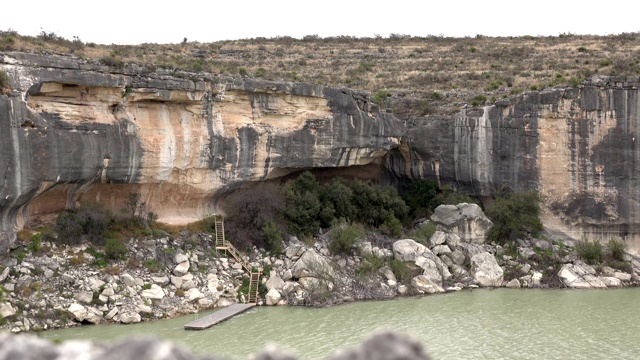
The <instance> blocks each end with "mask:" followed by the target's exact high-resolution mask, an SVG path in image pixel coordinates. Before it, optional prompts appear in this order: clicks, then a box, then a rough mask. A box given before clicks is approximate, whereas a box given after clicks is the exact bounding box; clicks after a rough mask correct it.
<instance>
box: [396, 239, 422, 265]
mask: <svg viewBox="0 0 640 360" xmlns="http://www.w3.org/2000/svg"><path fill="white" fill-rule="evenodd" d="M392 249H393V256H394V257H395V258H396V259H398V260H402V261H415V260H416V258H417V257H419V256H420V255H422V254H424V252H425V251H426V250H427V247H426V246H424V245H422V244H419V243H417V242H416V241H415V240H412V239H402V240H398V241H396V242H394V243H393V245H392Z"/></svg>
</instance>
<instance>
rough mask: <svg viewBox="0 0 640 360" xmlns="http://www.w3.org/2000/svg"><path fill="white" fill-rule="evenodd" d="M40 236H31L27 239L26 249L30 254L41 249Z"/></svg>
mask: <svg viewBox="0 0 640 360" xmlns="http://www.w3.org/2000/svg"><path fill="white" fill-rule="evenodd" d="M41 237H42V236H41V234H33V235H31V236H30V237H29V245H27V248H28V249H29V251H30V252H31V253H37V252H38V251H40V248H41V247H42V240H41Z"/></svg>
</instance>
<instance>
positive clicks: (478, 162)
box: [0, 53, 640, 251]
mask: <svg viewBox="0 0 640 360" xmlns="http://www.w3.org/2000/svg"><path fill="white" fill-rule="evenodd" d="M0 70H2V71H5V72H6V73H7V74H8V75H9V78H10V82H11V88H12V92H11V95H9V96H7V95H0V154H1V156H0V232H2V233H3V234H4V237H5V238H7V237H11V236H12V235H11V234H12V233H13V232H14V231H15V230H16V229H19V228H20V227H21V226H23V224H24V223H25V221H27V220H37V219H46V218H47V217H51V216H52V215H53V214H55V213H56V212H58V211H60V210H61V209H63V208H65V207H70V206H73V205H74V204H76V203H78V202H80V201H83V200H98V201H101V202H103V203H105V204H107V205H109V206H110V207H112V208H118V207H121V206H122V202H123V199H124V198H126V195H127V194H129V193H132V192H139V193H141V194H142V196H143V200H145V201H146V202H147V204H148V205H149V207H150V210H152V211H154V212H157V213H158V214H159V215H160V217H161V220H164V221H169V222H185V221H189V220H194V219H197V218H198V217H199V216H202V215H204V214H207V213H211V212H215V211H216V199H217V198H218V197H219V196H220V195H221V194H222V193H224V192H226V191H229V190H232V189H234V188H235V187H236V186H239V185H241V184H244V183H246V182H249V181H260V180H265V179H272V178H277V177H280V176H283V175H287V174H289V173H291V172H295V171H299V170H303V169H325V170H326V169H336V170H338V171H337V172H336V171H334V172H327V173H329V174H336V173H339V172H341V171H342V172H343V173H346V172H349V173H351V174H352V173H353V171H352V170H351V169H353V168H354V167H359V166H362V165H375V166H376V167H375V169H376V171H379V172H381V171H385V173H386V174H391V175H392V176H394V177H395V179H396V180H397V181H398V183H401V182H403V181H404V180H408V179H425V178H429V179H435V180H437V182H438V183H439V184H440V185H442V186H444V185H451V186H453V187H455V188H457V189H459V190H463V191H467V192H469V193H471V194H473V195H478V196H481V197H484V198H485V199H488V198H489V197H490V196H491V195H493V194H494V193H495V191H496V190H497V189H499V188H501V187H508V188H511V189H515V190H534V191H538V192H540V193H541V194H542V195H543V197H544V207H543V213H544V219H543V220H544V224H545V227H546V228H547V229H548V230H551V231H555V232H558V233H561V234H564V235H566V236H568V237H571V238H573V239H582V238H584V237H587V238H592V239H602V240H606V239H609V238H611V237H619V238H621V239H624V240H625V242H626V243H627V245H629V247H630V249H631V250H632V251H634V250H635V251H637V250H640V220H639V218H640V217H639V215H640V190H638V186H636V184H637V182H638V178H639V177H640V176H639V171H640V166H638V165H637V164H639V163H640V146H639V145H638V142H639V140H638V139H637V137H638V134H640V114H639V112H638V107H639V106H638V105H639V97H638V85H639V81H638V78H637V77H634V78H617V77H609V78H593V79H591V80H590V81H589V82H588V83H586V84H585V85H583V86H580V87H579V88H577V89H551V90H545V91H541V92H536V91H533V92H527V93H525V94H522V95H519V96H516V97H513V98H510V99H503V100H499V101H497V102H496V103H495V104H494V105H492V106H486V107H484V108H465V109H462V110H461V111H460V113H459V114H458V115H457V116H454V117H453V118H451V117H449V116H432V117H427V118H420V119H418V120H409V119H407V121H405V122H401V121H399V120H398V119H397V118H396V117H394V115H393V114H390V113H387V112H382V111H380V109H379V108H378V106H376V105H375V104H372V103H371V102H370V101H369V100H368V98H367V97H366V96H365V95H362V94H360V93H357V92H354V91H352V90H345V89H332V88H327V87H323V86H318V85H309V84H300V83H287V82H270V81H263V80H255V79H233V78H225V77H221V76H214V75H210V74H195V73H183V72H171V71H168V70H163V71H155V70H154V72H151V71H150V70H149V69H146V68H144V67H139V66H136V65H128V66H125V67H124V68H120V69H114V68H109V67H106V66H101V65H97V64H95V63H90V62H85V61H82V60H79V59H74V58H71V57H59V56H51V55H48V56H45V55H34V54H25V53H4V54H3V53H0ZM405 124H406V126H405ZM372 168H373V167H371V166H370V167H366V170H367V171H369V170H371V169H372ZM361 173H362V171H361ZM368 177H370V178H371V177H376V175H375V174H374V175H373V176H372V175H371V174H368ZM0 243H1V244H4V245H1V246H0V248H1V247H6V244H7V243H8V242H7V241H1V242H0Z"/></svg>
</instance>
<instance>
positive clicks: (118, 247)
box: [104, 238, 129, 260]
mask: <svg viewBox="0 0 640 360" xmlns="http://www.w3.org/2000/svg"><path fill="white" fill-rule="evenodd" d="M128 252H129V249H127V246H126V245H125V244H124V241H122V240H119V239H113V238H109V239H107V241H106V243H105V244H104V253H105V256H106V257H107V259H111V260H122V259H124V257H125V255H127V253H128Z"/></svg>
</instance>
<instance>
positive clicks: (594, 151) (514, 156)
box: [387, 76, 640, 252]
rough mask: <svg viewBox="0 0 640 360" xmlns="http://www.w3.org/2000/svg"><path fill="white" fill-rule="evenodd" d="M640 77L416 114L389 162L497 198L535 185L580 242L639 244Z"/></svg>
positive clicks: (556, 225) (548, 209)
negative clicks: (447, 113) (451, 113)
mask: <svg viewBox="0 0 640 360" xmlns="http://www.w3.org/2000/svg"><path fill="white" fill-rule="evenodd" d="M638 85H640V84H639V81H638V77H637V76H635V77H629V78H620V77H603V78H597V77H596V78H592V79H591V80H590V81H589V83H588V84H587V85H584V86H580V87H579V88H576V89H551V90H545V91H542V92H537V91H536V92H527V93H524V94H522V95H518V96H517V97H513V98H511V99H504V100H499V101H497V102H496V103H495V105H494V106H486V107H484V108H466V109H463V110H462V111H461V112H460V113H459V114H458V115H457V116H455V117H454V118H453V119H450V118H444V117H439V116H434V117H429V118H426V119H423V120H421V121H419V120H416V121H414V122H413V123H412V124H413V125H412V127H410V128H409V129H408V135H407V137H406V138H405V139H404V140H403V143H402V144H401V146H399V147H398V148H397V150H393V151H392V154H390V156H388V161H387V166H388V167H389V168H390V169H392V170H393V172H394V173H395V174H396V176H397V177H399V178H413V179H422V178H430V179H435V180H436V181H437V182H438V183H439V184H440V185H443V186H444V185H447V184H448V185H452V186H453V187H455V188H457V189H460V190H464V191H467V192H469V193H471V194H473V195H478V196H482V197H490V196H492V195H494V194H495V191H496V190H498V189H501V188H510V189H513V190H517V191H537V192H539V193H540V194H541V195H542V198H543V199H544V203H543V223H544V226H545V228H547V229H548V230H550V231H552V232H554V233H555V234H559V235H563V236H567V237H570V238H573V239H576V240H580V239H582V238H584V237H586V238H592V239H600V240H604V241H606V240H608V239H609V238H614V237H618V238H620V239H623V240H624V241H625V242H626V244H627V248H628V249H630V250H631V251H633V252H637V251H638V250H639V249H640V222H639V220H638V219H640V187H638V186H637V184H638V180H640V167H638V166H637V164H638V163H640V146H638V141H639V140H638V139H639V135H640V134H639V129H640V113H639V112H638V111H639V106H638V105H639V104H640V98H639V96H638V95H639V93H638Z"/></svg>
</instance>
